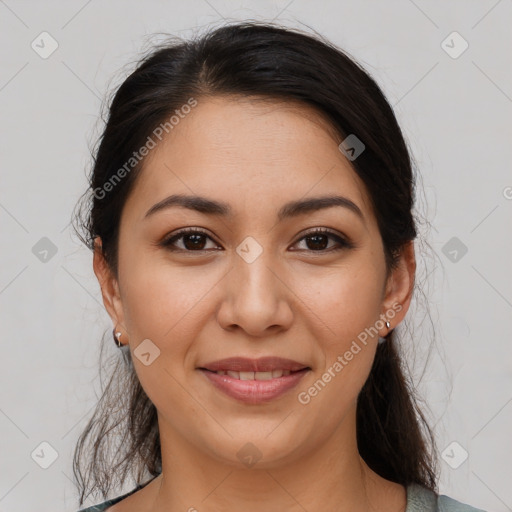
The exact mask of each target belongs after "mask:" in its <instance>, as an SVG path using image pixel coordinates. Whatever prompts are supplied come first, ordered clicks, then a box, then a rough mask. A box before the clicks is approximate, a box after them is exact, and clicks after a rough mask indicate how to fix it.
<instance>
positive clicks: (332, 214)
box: [95, 97, 414, 467]
mask: <svg viewBox="0 0 512 512" xmlns="http://www.w3.org/2000/svg"><path fill="white" fill-rule="evenodd" d="M340 142H341V140H337V138H336V135H335V134H334V133H333V132H332V129H330V127H329V125H328V123H327V122H326V121H325V120H323V119H322V118H321V117H320V116H319V115H318V114H317V113H315V111H313V110H310V109H309V108H308V107H304V106H300V105H293V104H290V103H288V104H285V105H284V104H280V103H276V102H261V101H250V100H248V99H244V100H242V99H233V98H229V99H227V98H220V97H217V98H208V99H206V98H204V99H198V105H197V106H196V107H195V108H194V109H193V110H192V111H191V112H190V113H189V114H188V115H187V116H185V117H184V118H183V119H181V120H180V121H179V124H178V125H176V126H175V127H174V129H173V130H172V131H171V132H170V133H169V135H168V136H167V138H166V139H164V140H163V142H162V143H160V145H158V146H157V147H156V148H154V149H153V150H152V152H151V153H150V155H149V156H148V157H147V158H146V161H145V166H144V168H143V169H142V171H141V174H140V175H139V177H138V180H137V182H136V186H135V187H134V189H133V191H132V193H131V195H130V196H129V198H128V200H127V202H126V204H125V207H124V209H123V213H122V218H121V224H120V236H119V267H118V275H117V279H115V278H114V277H112V276H111V275H110V274H109V273H108V270H107V269H106V267H105V265H104V262H102V259H101V257H100V255H99V251H96V254H95V271H96V275H97V276H98V278H99V279H100V282H101V284H102V291H103V297H104V301H105V305H106V307H107V309H108V311H109V313H110V314H111V317H112V320H113V322H114V325H116V326H117V327H118V328H119V329H118V330H120V331H121V332H122V336H121V341H125V342H126V341H127V340H128V341H129V349H130V351H131V353H132V359H133V363H134V367H135V370H136V372H137V375H138V377H139V379H140V382H141V385H142V386H143V388H144V390H145V392H146V393H147V395H148V397H149V398H150V399H151V401H152V402H153V404H154V405H155V406H156V408H157V410H158V418H159V428H160V435H161V439H162V445H164V443H169V444H171V443H173V444H174V446H184V445H186V446H188V447H191V449H194V450H196V451H197V452H198V453H202V454H206V455H208V456H209V457H213V458H214V459H216V460H218V461H221V462H224V463H228V464H231V465H239V466H241V465H242V464H244V456H245V455H253V456H255V457H261V459H260V467H265V465H267V467H275V466H276V465H279V464H282V463H284V462H286V461H288V462H290V461H293V460H295V459H298V458H299V457H303V456H305V454H307V453H308V452H311V451H313V450H315V449H316V448H317V447H319V446H321V445H325V443H326V441H327V440H328V439H337V440H338V444H341V443H343V442H345V443H355V436H354V424H355V405H356V399H357V395H358V393H359V391H360V390H361V388H362V386H363V384H364V382H365V380H366V378H367V376H368V374H369V372H370V368H371V365H372V362H373V358H374V355H375V350H376V347H377V340H378V335H379V334H380V335H385V334H386V333H387V332H388V329H387V328H386V327H385V326H384V324H383V322H381V321H379V319H381V318H382V315H384V314H387V316H388V319H389V321H390V323H391V328H394V327H396V325H397V324H398V323H399V322H400V321H401V320H402V318H403V316H404V315H405V313H406V311H407V309H408V305H409V299H410V292H411V287H412V279H413V274H414V263H413V250H412V246H411V247H410V251H409V252H407V253H406V256H407V257H405V256H404V258H403V260H401V261H402V262H403V264H401V265H400V266H399V268H398V269H397V270H396V271H395V272H394V273H393V274H392V275H391V277H390V279H389V280H386V268H385V259H384V252H383V246H382V240H381V237H380V234H379V231H378V228H377V224H376V220H375V217H374V213H373V212H372V209H371V206H370V201H369V197H368V196H367V194H366V191H365V187H364V184H363V182H362V181H361V180H360V179H359V178H358V176H357V174H356V173H355V172H354V170H353V169H352V167H351V164H350V162H349V161H348V160H347V159H346V158H345V156H344V155H343V154H342V153H341V152H340V150H339V148H338V144H339V143H340ZM177 195H182V196H183V197H185V198H186V197H191V196H197V197H201V198H204V200H205V201H211V202H215V203H219V204H220V205H216V204H213V203H207V202H202V203H194V202H193V201H190V202H189V203H188V207H187V206H186V205H183V204H181V205H179V204H177V203H176V201H175V202H174V203H173V204H171V203H172V201H167V204H166V203H165V200H166V198H169V197H170V196H177ZM336 196H338V197H341V198H342V199H338V200H337V201H334V203H333V202H329V201H328V200H325V201H324V202H323V203H322V202H319V201H316V202H315V201H310V200H312V199H318V198H333V197H336ZM307 201H310V203H309V206H308V203H307ZM301 203H304V204H303V205H302V207H300V204H301ZM194 204H195V206H196V207H197V208H196V207H194ZM155 205H159V206H155ZM322 205H323V206H324V207H322ZM326 205H329V206H327V207H326ZM315 230H316V231H320V232H319V233H318V232H317V233H315ZM183 231H185V233H183ZM187 231H192V233H190V232H189V233H187ZM411 251H412V252H411ZM404 254H405V253H404ZM230 358H244V360H243V361H240V359H233V360H231V361H227V362H226V361H224V362H222V361H223V360H226V359H230ZM262 358H271V359H267V360H265V359H262ZM272 358H282V359H284V360H285V361H283V360H275V359H272ZM219 361H220V362H219ZM216 362H218V364H217V365H216V364H215V363H216ZM237 368H238V371H239V372H241V374H239V373H230V374H227V373H226V374H225V375H223V374H222V372H223V371H230V372H237ZM281 370H284V371H283V373H282V376H280V375H281ZM217 371H218V372H220V373H218V372H217ZM251 371H253V372H254V371H255V372H256V373H251ZM272 371H274V373H271V372H272ZM288 373H289V375H288ZM239 377H241V378H242V380H239ZM245 379H248V380H245ZM249 443H250V444H249Z"/></svg>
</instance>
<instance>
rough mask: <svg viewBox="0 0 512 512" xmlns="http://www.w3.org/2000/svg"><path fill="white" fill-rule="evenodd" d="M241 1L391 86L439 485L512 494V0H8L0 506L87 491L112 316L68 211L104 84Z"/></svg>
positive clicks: (68, 506) (2, 74)
mask: <svg viewBox="0 0 512 512" xmlns="http://www.w3.org/2000/svg"><path fill="white" fill-rule="evenodd" d="M237 19H239V20H242V19H258V20H267V21H270V20H274V21H276V22H278V23H281V24H283V25H286V26H290V27H297V28H300V29H303V30H305V31H311V30H315V31H317V32H318V33H320V34H322V35H323V36H325V37H326V38H328V39H330V40H331V41H332V42H333V43H335V44H337V45H338V46H340V47H341V48H342V49H344V50H346V51H347V52H349V53H350V54H351V55H353V56H354V57H355V58H356V59H358V60H359V62H360V63H361V64H362V65H363V66H364V67H365V68H366V70H367V71H369V72H370V73H371V74H372V76H373V77H374V78H375V80H376V81H377V82H378V83H379V85H380V86H381V87H382V88H383V90H384V92H385V94H386V96H387V98H388V99H389V101H390V103H391V104H392V105H393V107H394V110H395V112H396V115H397V117H398V120H399V122H400V124H401V126H402V128H403V130H404V134H405V136H406V138H407V141H408V144H409V146H410V148H411V151H412V153H413V157H414V158H415V161H416V164H417V168H418V172H419V173H420V175H421V179H420V178H419V182H418V187H419V189H418V206H417V208H418V212H419V213H420V214H421V215H423V216H424V217H425V218H426V219H427V221H428V222H426V223H424V224H423V225H421V226H419V228H420V236H421V237H423V239H425V240H426V241H427V242H428V244H429V245H430V247H431V249H432V251H431V253H432V252H433V254H429V253H428V250H427V249H428V246H426V245H425V252H424V254H425V256H424V257H422V254H423V252H422V251H423V245H421V244H419V245H418V247H417V256H418V258H419V261H418V277H417V279H418V281H420V282H421V283H423V284H422V289H423V291H424V293H425V296H424V297H423V296H421V295H419V296H418V301H416V300H415V302H414V304H413V307H411V310H410V312H409V314H408V317H407V325H409V327H410V329H411V331H413V332H414V336H409V334H408V332H406V331H405V326H406V323H404V325H401V326H399V328H398V331H399V332H401V334H402V335H403V341H402V343H403V350H404V354H407V357H408V361H409V362H410V365H411V368H412V371H413V372H414V375H415V379H416V384H417V386H418V390H419V392H420V394H421V396H422V397H423V398H424V400H425V413H426V414H427V417H428V418H429V420H430V422H431V424H432V426H433V428H434V431H435V433H436V438H437V442H438V448H439V456H440V469H441V480H440V491H441V493H444V494H448V495H450V496H452V497H454V498H456V499H458V500H460V501H463V502H466V503H470V504H472V505H474V506H477V507H480V508H483V509H486V510H489V511H491V510H492V511H507V510H512V486H511V485H510V483H511V482H512V469H511V461H512V441H511V432H512V428H511V427H512V341H511V335H510V329H511V327H510V323H511V320H512V270H511V261H512V259H511V255H512V242H511V236H510V235H511V233H512V172H511V168H510V162H511V161H512V149H511V148H512V144H511V135H512V133H511V129H510V119H511V113H512V72H511V66H510V62H511V60H510V57H511V48H512V44H511V43H512V38H511V30H510V26H511V21H512V2H510V0H500V1H496V0H485V1H483V0H482V1H468V0H460V1H449V2H447V1H440V0H436V1H428V2H427V1H420V0H416V1H414V2H413V1H412V0H394V1H388V2H373V1H368V0H364V1H361V0H350V1H325V0H323V1H307V0H291V1H290V0H284V1H276V2H273V1H270V0H269V1H261V0H260V1H247V2H244V1H232V2H228V1H227V0H208V1H206V0H191V1H188V2H184V1H176V0H173V1H157V0H152V1H139V2H136V1H133V0H132V1H127V0H115V1H100V0H89V1H85V0H79V1H69V0H68V1H65V2H64V1H58V2H57V1H44V2H43V1H14V0H1V1H0V42H1V44H0V54H1V63H2V65H1V67H0V109H1V113H2V122H1V125H0V130H1V135H0V146H1V170H0V173H1V183H0V226H1V247H2V250H1V255H2V260H1V265H0V307H1V318H0V329H1V335H2V339H1V343H2V345H1V347H2V354H3V358H2V361H1V363H0V364H1V372H0V432H1V436H0V475H1V476H0V511H2V512H3V511H10V512H27V511H28V510H38V511H39V512H60V511H76V510H77V509H78V506H77V494H76V490H75V487H74V485H73V478H72V469H71V456H72V451H73V448H74V444H75V442H76V439H77V437H78V435H79V434H80V432H81V429H82V428H83V427H84V425H85V424H86V421H87V419H88V418H89V416H90V415H91V412H92V407H93V406H94V403H95V400H96V393H97V392H98V389H99V386H98V367H97V359H98V350H99V346H100V342H101V337H102V335H103V334H104V333H105V332H109V331H110V330H111V329H112V325H111V322H110V319H109V317H108V315H107V314H106V312H105V310H104V308H103V305H102V301H101V295H100V290H99V287H98V284H97V282H96V279H95V277H94V274H93V271H92V255H91V253H90V251H89V250H88V249H87V248H85V247H84V246H82V245H81V244H80V242H79V241H78V240H77V239H76V237H75V236H74V235H73V233H72V230H71V227H70V224H69V222H70V219H71V214H72V210H73V207H74V206H75V204H76V201H77V200H78V198H79V197H80V195H81V194H82V193H83V192H84V190H85V187H86V171H87V170H88V168H89V166H90V163H91V157H90V151H89V147H90V146H91V145H92V144H94V143H95V142H96V138H97V136H98V135H99V133H100V130H101V127H102V124H101V121H100V120H99V114H100V110H101V105H102V101H103V100H104V99H105V98H106V97H107V94H109V93H110V92H111V91H112V90H113V88H114V87H116V86H117V85H119V84H120V82H121V81H122V80H123V79H124V78H125V77H126V76H127V74H128V73H129V72H130V71H131V69H132V66H133V64H134V62H135V61H136V59H137V58H138V56H140V54H141V52H142V51H144V50H146V49H147V48H148V45H149V44H150V43H151V41H157V40H158V39H159V38H161V37H162V36H158V37H154V36H153V37H151V34H155V33H162V32H164V33H168V34H174V35H178V36H183V37H187V36H189V35H192V34H193V33H194V32H197V30H204V29H206V28H207V27H208V26H209V25H213V26H219V25H220V24H222V23H225V22H226V21H234V20H237ZM43 32H46V34H42V35H41V33H43ZM41 40H43V42H41ZM52 50H54V51H53V53H51V54H49V53H50V52H52ZM429 226H430V227H429ZM419 299H421V300H419ZM425 304H427V305H428V307H429V311H430V316H428V315H427V316H425V315H426V313H425ZM416 306H417V307H416ZM106 342H107V343H109V344H110V345H111V348H108V351H107V352H109V353H110V354H111V355H112V356H114V357H115V355H116V352H115V351H116V348H115V346H114V344H113V342H112V340H111V339H110V337H109V336H107V337H106ZM428 354H430V357H429V358H428V361H427V355H428ZM426 363H428V364H426ZM132 488H133V486H132V485H131V484H130V483H127V485H126V487H125V488H124V489H120V490H119V492H118V493H116V495H119V494H121V493H122V492H128V491H129V490H131V489H132ZM112 497H113V496H112ZM88 504H92V503H88Z"/></svg>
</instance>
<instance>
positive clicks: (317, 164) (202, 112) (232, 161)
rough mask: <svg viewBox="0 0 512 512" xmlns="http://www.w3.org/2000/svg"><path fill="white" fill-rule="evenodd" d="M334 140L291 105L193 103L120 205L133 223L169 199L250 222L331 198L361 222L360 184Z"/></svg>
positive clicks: (319, 118) (304, 109) (222, 100)
mask: <svg viewBox="0 0 512 512" xmlns="http://www.w3.org/2000/svg"><path fill="white" fill-rule="evenodd" d="M341 140H342V138H341V137H340V135H339V134H338V133H337V132H336V130H335V129H334V128H333V126H332V125H331V124H330V122H329V121H328V119H327V118H326V117H325V116H324V115H322V114H320V113H319V112H317V111H316V110H315V109H313V108H312V107H309V106H307V105H304V104H301V103H298V102H279V101H275V100H269V99H268V98H241V97H232V96H229V97H227V96H224V97H223V96H220V97H219V96H215V97H200V98H197V105H196V106H195V107H194V108H193V109H191V111H190V113H188V114H186V115H182V116H180V118H179V122H178V123H176V124H175V125H174V126H173V128H172V129H171V130H170V131H169V133H168V134H166V135H165V136H164V137H163V138H162V141H160V142H158V140H157V142H158V143H157V145H156V147H155V148H154V149H152V150H151V152H150V153H149V154H148V156H147V157H146V158H145V160H144V165H143V168H142V170H141V171H140V173H141V174H140V176H139V177H138V179H137V182H136V184H135V188H134V190H133V192H132V194H131V196H130V198H129V199H128V201H129V202H130V203H131V206H132V207H133V208H135V209H137V208H138V209H139V210H140V211H139V214H138V216H139V218H140V217H142V216H143V215H144V214H145V213H146V211H147V209H148V208H150V207H151V206H152V205H153V204H154V203H156V202H158V201H159V200H162V199H164V198H165V197H166V196H168V195H170V194H175V193H183V194H189V195H201V196H208V197H211V198H214V199H217V200H219V201H222V202H227V203H230V204H231V205H232V206H233V208H232V210H233V211H235V212H239V211H240V210H247V209H250V211H251V212H252V213H253V214H255V213H257V211H263V210H265V209H267V208H269V207H270V208H272V209H273V210H275V211H277V210H278V209H279V206H280V204H283V203H285V202H288V201H290V200H294V199H295V200H296V199H299V198H304V197H309V196H321V195H325V194H331V195H332V194H334V193H338V194H341V195H343V196H345V197H348V198H350V199H351V200H352V201H353V202H355V203H356V204H357V205H358V206H359V208H360V209H361V210H362V211H363V212H364V213H365V216H369V215H370V206H369V204H370V202H369V200H368V197H367V195H366V189H365V186H364V183H363V182H362V181H361V180H360V178H359V177H358V176H357V174H356V172H355V171H354V169H353V168H352V166H351V164H350V162H349V161H348V160H347V159H346V158H345V156H344V155H343V154H342V153H341V151H340V150H339V148H338V145H339V143H340V142H341ZM133 208H131V210H133ZM142 210H144V211H142Z"/></svg>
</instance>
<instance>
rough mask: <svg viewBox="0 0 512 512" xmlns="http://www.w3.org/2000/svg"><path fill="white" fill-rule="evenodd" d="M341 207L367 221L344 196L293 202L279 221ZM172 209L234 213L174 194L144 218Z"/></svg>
mask: <svg viewBox="0 0 512 512" xmlns="http://www.w3.org/2000/svg"><path fill="white" fill-rule="evenodd" d="M334 206H339V207H343V208H347V209H348V210H350V211H352V212H353V213H355V214H356V215H357V216H358V217H359V218H360V219H361V220H362V221H363V222H364V221H365V219H364V215H363V212H362V211H361V209H360V208H359V206H357V204H355V203H354V202H353V201H351V200H350V199H348V198H347V197H342V196H322V197H312V198H307V199H303V200H297V201H291V202H289V203H286V204H285V205H284V206H282V207H281V209H280V210H279V212H278V214H277V218H278V219H279V221H282V220H284V219H288V218H291V217H297V216H299V215H304V214H307V213H311V212H315V211H319V210H323V209H326V208H332V207H334ZM171 207H181V208H188V209H189V210H194V211H197V212H199V213H204V214H206V215H215V216H222V217H227V216H228V215H230V214H231V213H232V208H231V206H230V205H229V204H227V203H223V202H220V201H215V200H213V199H208V198H206V197H201V196H188V195H183V194H173V195H171V196H169V197H166V198H165V199H163V200H162V201H159V202H158V203H156V204H155V205H153V206H152V207H151V208H150V209H149V210H148V211H147V212H146V215H145V216H144V218H147V217H150V216H152V215H154V214H155V213H157V212H159V211H162V210H165V209H167V208H171Z"/></svg>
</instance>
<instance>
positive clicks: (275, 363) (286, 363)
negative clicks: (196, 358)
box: [200, 357, 309, 373]
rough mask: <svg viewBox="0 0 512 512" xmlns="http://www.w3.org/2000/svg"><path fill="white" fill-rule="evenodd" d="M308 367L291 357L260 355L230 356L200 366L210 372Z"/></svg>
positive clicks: (289, 369) (288, 369)
mask: <svg viewBox="0 0 512 512" xmlns="http://www.w3.org/2000/svg"><path fill="white" fill-rule="evenodd" d="M305 368H309V367H308V365H306V364H303V363H300V362H298V361H293V360H292V359H283V358H282V357H261V358H259V359H249V358H246V357H230V358H227V359H220V360H218V361H213V362H211V363H207V364H205V365H203V366H201V367H200V369H202V370H209V371H211V372H228V371H230V372H239V373H240V372H241V373H247V372H258V373H263V372H273V371H277V370H282V371H289V372H297V371H299V370H304V369H305Z"/></svg>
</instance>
